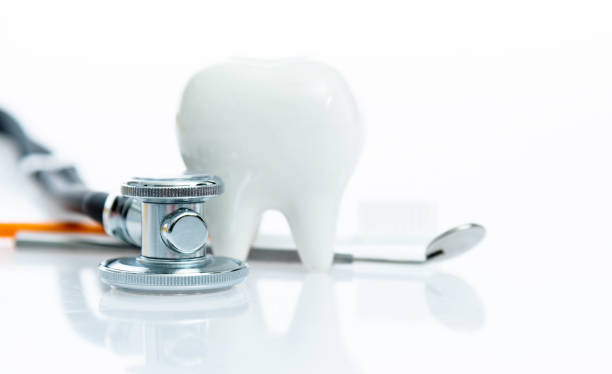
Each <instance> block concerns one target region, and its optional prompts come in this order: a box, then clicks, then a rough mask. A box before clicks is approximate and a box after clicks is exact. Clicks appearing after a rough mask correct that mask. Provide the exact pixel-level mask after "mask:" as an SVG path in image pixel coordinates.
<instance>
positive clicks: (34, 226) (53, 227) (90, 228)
mask: <svg viewBox="0 0 612 374" xmlns="http://www.w3.org/2000/svg"><path fill="white" fill-rule="evenodd" d="M19 231H43V232H64V233H73V234H75V233H78V234H104V233H105V232H104V228H103V227H102V226H101V225H96V224H90V223H79V222H44V223H25V222H19V223H14V222H11V223H0V237H5V238H6V237H8V238H14V237H15V235H17V233H18V232H19Z"/></svg>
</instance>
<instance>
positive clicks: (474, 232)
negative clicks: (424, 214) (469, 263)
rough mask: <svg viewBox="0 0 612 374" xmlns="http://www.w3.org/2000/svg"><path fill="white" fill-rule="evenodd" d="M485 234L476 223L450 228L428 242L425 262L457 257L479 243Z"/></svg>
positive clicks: (483, 229) (482, 228)
mask: <svg viewBox="0 0 612 374" xmlns="http://www.w3.org/2000/svg"><path fill="white" fill-rule="evenodd" d="M486 232H487V231H486V230H485V228H484V227H482V226H481V225H479V224H477V223H468V224H465V225H461V226H457V227H455V228H452V229H450V230H448V231H446V232H444V233H442V234H440V235H438V236H437V237H435V238H434V239H433V240H432V241H431V242H429V244H428V245H427V249H426V250H425V251H426V252H425V254H426V256H427V261H430V260H446V259H449V258H453V257H456V256H459V255H461V254H463V253H464V252H467V251H468V250H470V249H472V248H474V247H475V246H476V245H477V244H478V243H480V241H481V240H482V238H484V236H485V234H486Z"/></svg>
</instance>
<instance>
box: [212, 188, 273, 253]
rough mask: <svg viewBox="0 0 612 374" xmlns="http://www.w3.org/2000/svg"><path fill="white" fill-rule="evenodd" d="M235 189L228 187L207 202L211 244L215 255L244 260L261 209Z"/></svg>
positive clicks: (258, 220) (255, 229)
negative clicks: (231, 189) (237, 194)
mask: <svg viewBox="0 0 612 374" xmlns="http://www.w3.org/2000/svg"><path fill="white" fill-rule="evenodd" d="M234 195H235V192H232V191H227V190H226V192H225V193H224V194H223V196H221V197H219V198H217V199H213V200H211V201H209V202H208V203H207V206H206V209H207V215H210V217H212V218H214V219H209V221H208V232H209V233H210V238H211V245H212V247H213V251H214V253H215V255H220V256H226V257H233V258H237V259H239V260H245V259H246V257H247V255H248V253H249V248H250V246H251V243H252V242H253V239H254V237H255V234H256V233H257V229H258V227H259V222H260V220H261V211H260V210H259V209H256V207H255V206H253V205H252V204H249V202H248V201H244V199H240V198H236V197H235V196H234Z"/></svg>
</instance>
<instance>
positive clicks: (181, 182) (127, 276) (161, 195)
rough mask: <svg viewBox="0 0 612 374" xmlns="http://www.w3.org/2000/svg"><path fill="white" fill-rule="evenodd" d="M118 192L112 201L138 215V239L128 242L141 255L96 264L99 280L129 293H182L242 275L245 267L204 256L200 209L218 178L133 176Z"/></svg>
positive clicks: (218, 186) (218, 187)
mask: <svg viewBox="0 0 612 374" xmlns="http://www.w3.org/2000/svg"><path fill="white" fill-rule="evenodd" d="M121 192H122V194H123V196H119V197H112V199H124V200H125V199H131V200H133V202H132V203H131V204H125V203H124V204H123V205H124V206H128V207H134V208H130V209H134V210H138V213H139V214H140V216H141V221H140V229H141V230H140V233H139V234H140V237H139V238H137V239H135V240H134V242H136V243H140V244H141V256H138V257H125V258H118V259H111V260H108V261H104V262H103V263H101V264H100V266H99V267H98V270H99V273H100V278H101V279H102V281H103V282H105V283H107V284H109V285H111V286H116V287H121V288H127V289H135V290H145V291H146V290H150V291H171V292H188V291H198V290H213V289H222V288H227V287H231V286H233V285H235V284H237V283H239V282H241V281H242V280H243V279H244V278H245V277H246V276H247V274H248V267H247V265H246V264H245V263H243V262H242V261H239V260H236V259H232V258H227V257H214V256H211V255H208V254H206V244H207V242H208V228H207V226H206V222H205V217H206V214H205V209H204V205H205V202H206V201H207V200H208V199H210V198H213V197H215V196H218V195H220V194H221V193H222V192H223V182H222V181H221V179H219V178H218V177H215V176H210V175H190V176H185V177H179V178H160V179H153V178H134V179H132V180H130V181H128V182H126V183H124V184H123V185H122V187H121ZM108 205H109V206H110V207H112V206H113V204H111V203H109V204H108ZM121 216H124V217H128V214H127V213H125V212H122V214H121V215H115V216H114V217H115V221H114V222H113V225H109V227H110V226H112V227H116V226H118V225H120V224H121V222H117V220H118V218H116V217H121ZM105 227H106V225H105ZM107 231H109V230H108V228H107ZM124 231H130V230H129V229H127V230H124ZM131 231H132V232H136V230H131ZM132 236H135V234H134V235H132Z"/></svg>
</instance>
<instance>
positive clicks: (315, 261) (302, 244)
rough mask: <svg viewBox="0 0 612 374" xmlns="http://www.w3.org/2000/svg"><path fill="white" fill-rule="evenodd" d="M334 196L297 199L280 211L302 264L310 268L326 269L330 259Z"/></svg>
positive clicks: (332, 250)
mask: <svg viewBox="0 0 612 374" xmlns="http://www.w3.org/2000/svg"><path fill="white" fill-rule="evenodd" d="M338 205H339V199H338V198H321V197H319V196H315V197H313V198H310V199H303V198H302V199H300V201H299V203H298V205H297V206H294V208H293V209H291V210H289V211H286V212H284V213H285V216H286V217H287V221H288V222H289V227H290V228H291V234H292V235H293V241H294V242H295V245H296V247H297V251H298V254H299V255H300V259H301V260H302V263H303V264H304V265H305V266H306V267H307V268H309V269H310V270H315V271H324V270H328V269H329V268H330V267H331V265H332V261H333V259H334V247H335V244H336V221H337V216H338Z"/></svg>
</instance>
